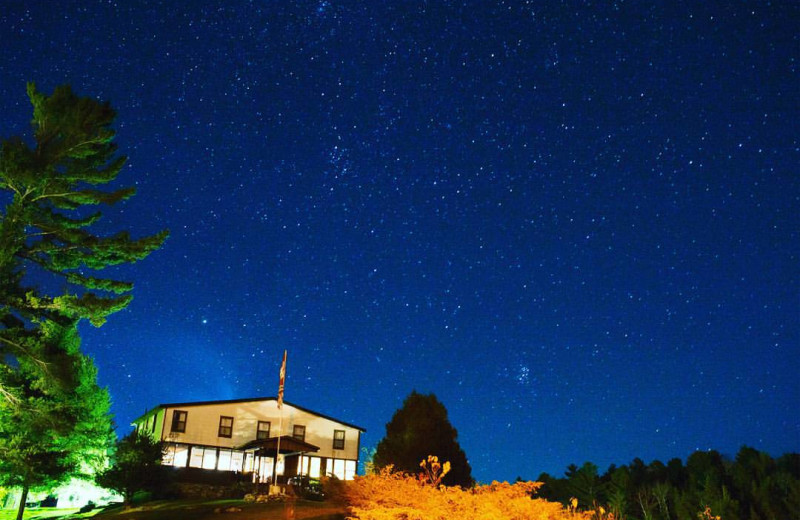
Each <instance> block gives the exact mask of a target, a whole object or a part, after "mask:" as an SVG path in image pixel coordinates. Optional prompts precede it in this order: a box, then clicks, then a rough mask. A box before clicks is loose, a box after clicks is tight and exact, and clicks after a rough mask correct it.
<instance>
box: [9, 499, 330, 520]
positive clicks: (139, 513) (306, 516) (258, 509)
mask: <svg viewBox="0 0 800 520" xmlns="http://www.w3.org/2000/svg"><path fill="white" fill-rule="evenodd" d="M229 507H236V508H239V509H241V511H237V512H230V513H229V512H221V513H215V512H214V510H215V509H217V508H229ZM16 515H17V512H16V510H14V511H12V510H8V509H4V510H0V520H14V519H15V518H16ZM45 518H50V519H55V518H58V519H59V520H73V519H75V520H77V519H80V518H93V519H95V520H184V519H185V520H202V519H212V518H213V519H217V520H286V519H295V520H344V509H343V508H342V507H340V506H336V505H332V504H328V503H326V502H308V501H303V500H301V501H297V502H296V503H295V504H294V510H293V511H292V509H291V506H290V505H289V504H283V503H272V504H254V503H247V502H244V501H243V500H159V501H154V502H148V503H145V504H140V505H138V506H136V507H132V508H130V509H122V508H121V507H111V508H109V509H107V510H101V509H98V510H96V511H91V512H89V513H83V514H78V513H77V509H51V508H37V509H29V510H26V511H25V517H24V519H25V520H37V519H45Z"/></svg>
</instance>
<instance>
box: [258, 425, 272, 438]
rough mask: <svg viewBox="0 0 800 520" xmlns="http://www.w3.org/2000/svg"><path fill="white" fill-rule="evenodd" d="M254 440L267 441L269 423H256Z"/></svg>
mask: <svg viewBox="0 0 800 520" xmlns="http://www.w3.org/2000/svg"><path fill="white" fill-rule="evenodd" d="M256 439H269V421H258V427H257V429H256Z"/></svg>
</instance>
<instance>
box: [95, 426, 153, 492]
mask: <svg viewBox="0 0 800 520" xmlns="http://www.w3.org/2000/svg"><path fill="white" fill-rule="evenodd" d="M163 456H164V443H162V442H161V441H156V440H155V439H153V438H152V437H150V436H149V435H147V434H144V433H139V432H138V431H137V430H134V431H132V432H131V433H129V434H128V435H127V436H125V437H124V438H123V439H121V440H120V441H119V442H117V446H116V449H115V452H114V457H113V459H114V463H113V465H112V466H111V467H110V468H108V469H106V470H105V471H103V472H102V473H100V474H99V475H98V476H97V483H98V484H100V485H101V486H103V487H106V488H108V489H113V490H114V491H117V492H118V493H120V494H121V495H122V496H123V498H124V500H125V505H126V506H127V505H129V504H130V502H131V500H132V499H133V495H134V494H135V493H136V492H137V491H150V492H155V491H158V490H160V489H163V487H164V484H165V482H166V473H165V472H164V468H163V467H162V466H161V459H162V458H163Z"/></svg>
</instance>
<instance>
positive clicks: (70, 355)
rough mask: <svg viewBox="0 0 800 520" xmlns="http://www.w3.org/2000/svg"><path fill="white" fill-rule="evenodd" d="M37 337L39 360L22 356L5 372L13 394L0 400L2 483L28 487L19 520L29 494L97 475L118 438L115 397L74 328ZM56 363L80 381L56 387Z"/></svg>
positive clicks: (1, 377) (51, 328)
mask: <svg viewBox="0 0 800 520" xmlns="http://www.w3.org/2000/svg"><path fill="white" fill-rule="evenodd" d="M37 340H38V341H37V342H36V343H33V342H29V344H28V347H29V348H30V349H31V350H32V351H34V353H35V354H36V356H35V357H34V356H30V357H28V356H26V357H22V358H20V359H19V363H18V365H17V366H16V367H15V368H14V369H13V370H10V369H8V367H3V368H4V370H3V371H2V373H1V374H0V382H2V384H3V385H4V386H5V387H6V388H9V389H10V392H11V394H12V395H11V398H10V399H3V400H0V485H2V486H8V487H19V488H21V489H22V498H21V500H20V507H19V510H18V515H17V518H18V519H21V518H22V513H23V511H24V507H25V500H26V498H27V495H28V491H29V490H30V489H36V488H42V489H50V488H53V487H56V486H58V485H59V484H61V483H62V482H64V481H66V480H68V479H69V478H71V477H75V476H84V477H86V476H89V475H90V474H91V473H93V472H94V471H96V470H98V469H99V467H100V465H101V464H102V462H103V461H104V460H105V452H106V448H107V446H108V444H109V442H110V440H111V437H112V428H111V419H110V417H109V415H108V408H109V397H108V392H106V390H104V389H101V388H99V387H98V386H97V383H96V380H97V371H96V369H95V367H94V364H93V363H92V361H91V359H89V358H88V357H86V356H83V355H82V354H81V353H80V348H79V340H78V334H77V330H76V326H75V324H74V323H73V324H71V325H69V326H66V327H63V326H60V325H56V324H55V323H54V322H46V323H45V324H44V325H43V327H42V329H41V331H40V335H39V336H38V337H37ZM41 359H46V360H48V362H47V364H46V365H43V364H41V363H40V362H39V360H41ZM53 366H55V367H57V368H58V369H59V370H60V371H61V372H62V373H65V374H69V375H70V377H71V378H73V380H72V381H70V382H69V383H68V384H63V380H62V381H60V382H61V383H62V384H53V381H52V377H51V371H50V369H49V367H53Z"/></svg>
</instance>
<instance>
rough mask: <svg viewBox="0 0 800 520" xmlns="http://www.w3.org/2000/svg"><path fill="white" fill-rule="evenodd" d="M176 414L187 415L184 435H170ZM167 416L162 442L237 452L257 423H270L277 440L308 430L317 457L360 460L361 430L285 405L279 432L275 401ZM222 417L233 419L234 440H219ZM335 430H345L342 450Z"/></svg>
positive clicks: (202, 407)
mask: <svg viewBox="0 0 800 520" xmlns="http://www.w3.org/2000/svg"><path fill="white" fill-rule="evenodd" d="M174 410H183V411H185V412H187V413H188V415H187V418H186V431H185V432H184V433H179V432H172V431H171V430H172V415H173V413H172V412H173V411H174ZM164 412H165V413H164V414H163V415H161V414H160V415H161V417H163V419H162V420H163V422H164V429H163V440H165V441H168V442H180V443H186V444H196V445H204V446H219V447H224V448H235V447H238V446H241V445H243V444H245V443H247V442H248V441H251V440H253V439H255V438H256V428H257V425H258V421H270V423H271V425H270V436H271V437H275V436H277V435H278V434H279V433H280V434H281V435H291V434H292V429H293V427H294V426H295V425H300V426H305V427H306V437H305V441H306V442H307V443H309V444H313V445H315V446H319V448H320V449H319V451H318V452H316V453H315V454H314V455H317V456H320V457H331V458H337V459H352V460H356V459H358V443H359V430H358V429H356V428H353V427H350V426H346V425H344V424H342V423H339V422H337V421H333V420H331V419H327V418H324V417H320V416H318V415H315V414H312V413H309V412H306V411H304V410H299V409H297V408H295V407H293V406H291V405H288V404H286V403H284V405H283V425H282V427H281V428H280V432H279V423H280V419H279V417H280V413H279V412H280V411H279V410H278V406H277V402H275V401H273V400H269V401H246V402H234V403H210V404H203V405H192V406H185V407H180V406H179V407H168V408H166V410H164ZM220 416H226V417H233V418H234V419H233V436H232V437H231V438H225V437H219V436H218V432H219V418H220ZM159 422H160V421H159ZM158 426H160V424H159V425H158ZM334 430H344V432H345V445H344V449H343V450H334V449H333V435H334V433H333V432H334ZM157 433H158V432H157Z"/></svg>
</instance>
